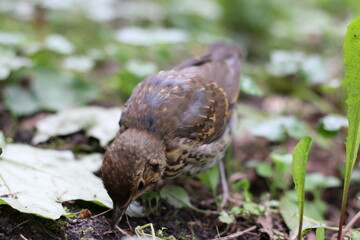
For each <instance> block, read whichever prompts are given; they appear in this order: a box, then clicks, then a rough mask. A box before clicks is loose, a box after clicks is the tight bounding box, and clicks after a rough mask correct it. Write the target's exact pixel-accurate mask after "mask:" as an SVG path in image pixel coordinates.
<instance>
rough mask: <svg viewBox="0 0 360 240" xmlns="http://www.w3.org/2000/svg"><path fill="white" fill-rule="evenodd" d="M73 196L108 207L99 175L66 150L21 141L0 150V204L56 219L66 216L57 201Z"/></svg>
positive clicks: (109, 200) (108, 199) (68, 199)
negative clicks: (21, 142)
mask: <svg viewBox="0 0 360 240" xmlns="http://www.w3.org/2000/svg"><path fill="white" fill-rule="evenodd" d="M99 160H100V159H99ZM76 199H80V200H85V201H92V202H94V203H97V204H99V205H103V206H107V207H111V206H112V202H111V199H110V198H109V196H108V195H107V193H106V190H105V189H104V187H103V184H102V182H101V180H100V178H98V177H96V176H95V175H93V174H92V172H91V171H89V170H88V169H87V168H85V167H84V166H83V164H82V163H81V162H79V161H77V160H76V158H75V156H74V155H73V154H72V153H71V152H70V151H56V150H45V149H39V148H34V147H31V146H28V145H23V144H7V145H6V147H5V148H4V149H3V154H2V155H1V156H0V204H8V205H10V206H11V207H13V208H15V209H17V210H19V211H21V212H24V213H32V214H36V215H39V216H42V217H45V218H50V219H57V218H59V217H60V216H61V215H66V212H65V210H64V208H63V207H62V205H61V203H62V202H66V201H70V200H76Z"/></svg>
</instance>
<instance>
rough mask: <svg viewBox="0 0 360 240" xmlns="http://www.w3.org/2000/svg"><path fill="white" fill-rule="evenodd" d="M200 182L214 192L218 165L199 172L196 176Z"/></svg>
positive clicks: (218, 175) (217, 177)
mask: <svg viewBox="0 0 360 240" xmlns="http://www.w3.org/2000/svg"><path fill="white" fill-rule="evenodd" d="M197 177H198V178H199V179H200V180H201V182H202V183H203V184H204V185H205V186H206V187H207V188H209V189H210V190H211V191H212V193H213V194H216V189H217V186H218V185H219V180H220V174H219V167H218V165H216V166H214V167H213V168H210V169H209V170H207V171H206V172H203V173H200V174H199V175H198V176H197Z"/></svg>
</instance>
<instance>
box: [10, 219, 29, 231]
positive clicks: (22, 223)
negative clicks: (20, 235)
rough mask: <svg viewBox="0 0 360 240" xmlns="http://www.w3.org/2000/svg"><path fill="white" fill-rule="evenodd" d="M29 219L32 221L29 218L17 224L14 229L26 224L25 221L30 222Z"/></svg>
mask: <svg viewBox="0 0 360 240" xmlns="http://www.w3.org/2000/svg"><path fill="white" fill-rule="evenodd" d="M29 221H30V219H27V220H25V221H23V222H21V223H19V224H18V225H16V226H15V227H14V228H13V231H14V230H15V229H16V228H18V227H20V226H21V225H24V224H25V223H28V222H29Z"/></svg>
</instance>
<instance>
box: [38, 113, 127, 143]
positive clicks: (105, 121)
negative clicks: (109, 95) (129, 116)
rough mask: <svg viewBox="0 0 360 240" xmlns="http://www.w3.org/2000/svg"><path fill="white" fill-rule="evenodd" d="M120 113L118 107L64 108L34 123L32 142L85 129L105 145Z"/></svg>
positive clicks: (111, 136)
mask: <svg viewBox="0 0 360 240" xmlns="http://www.w3.org/2000/svg"><path fill="white" fill-rule="evenodd" d="M120 115H121V109H120V108H110V109H106V108H101V107H83V108H74V109H69V110H64V111H61V112H59V113H56V114H54V115H50V116H48V117H47V118H44V119H43V120H41V121H39V122H38V123H37V124H36V129H37V132H36V134H35V136H34V138H33V143H34V144H38V143H40V142H45V141H47V140H48V139H49V138H51V137H53V136H62V135H69V134H72V133H75V132H78V131H80V130H85V132H86V134H87V135H88V136H91V137H94V138H97V139H99V141H100V145H101V146H106V145H107V144H108V143H109V142H110V141H111V140H112V139H113V138H114V137H115V135H116V132H117V131H118V128H119V124H118V122H119V120H120Z"/></svg>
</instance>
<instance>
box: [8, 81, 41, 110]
mask: <svg viewBox="0 0 360 240" xmlns="http://www.w3.org/2000/svg"><path fill="white" fill-rule="evenodd" d="M4 102H5V104H6V106H7V107H8V108H9V109H10V111H11V112H12V113H14V114H15V115H19V116H21V115H30V114H33V113H35V112H37V111H39V110H40V109H41V106H40V105H39V103H38V102H37V100H36V99H35V97H34V95H33V94H31V93H30V92H29V91H27V90H25V89H23V88H21V87H20V86H16V85H10V86H7V87H6V88H5V89H4Z"/></svg>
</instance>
